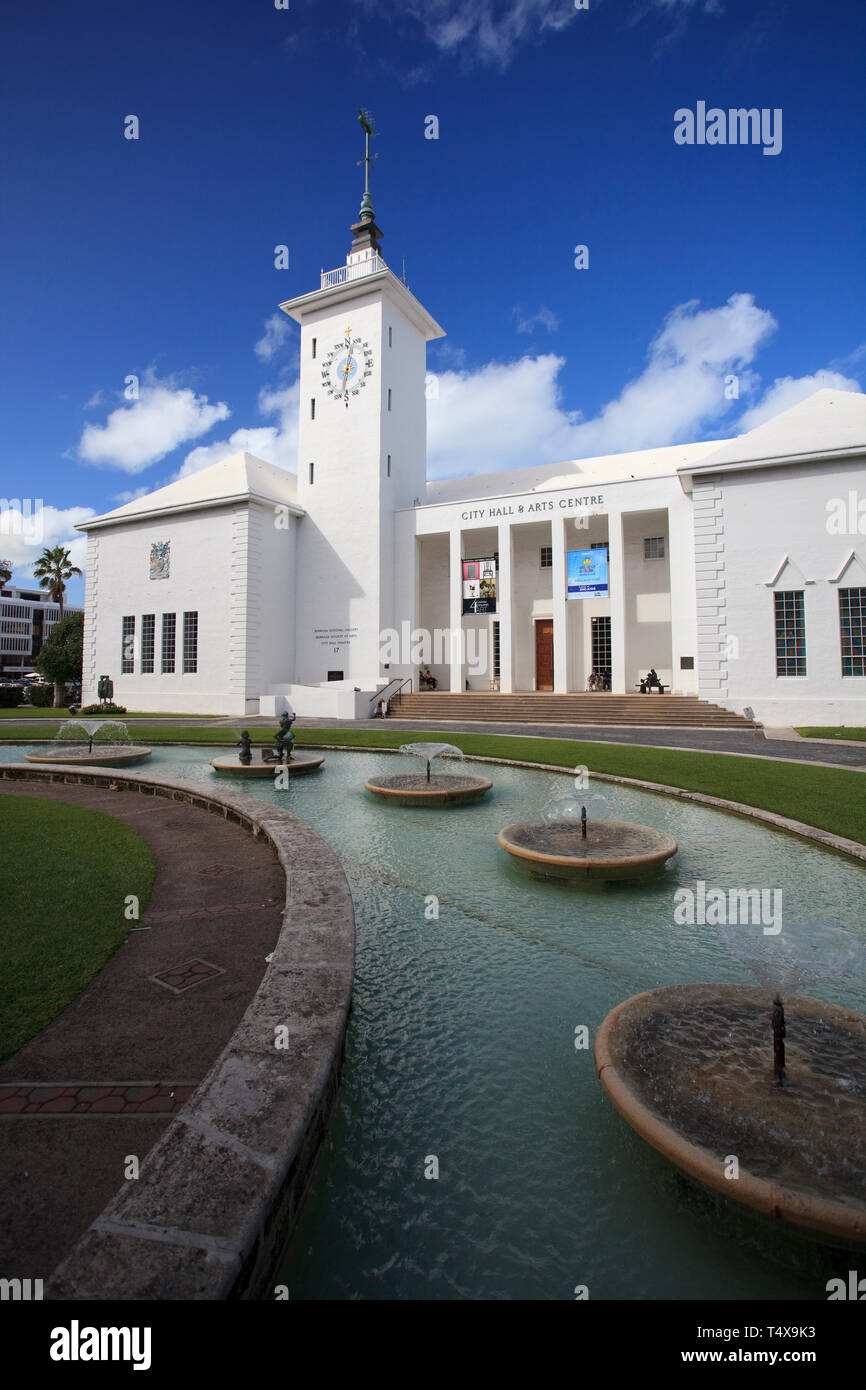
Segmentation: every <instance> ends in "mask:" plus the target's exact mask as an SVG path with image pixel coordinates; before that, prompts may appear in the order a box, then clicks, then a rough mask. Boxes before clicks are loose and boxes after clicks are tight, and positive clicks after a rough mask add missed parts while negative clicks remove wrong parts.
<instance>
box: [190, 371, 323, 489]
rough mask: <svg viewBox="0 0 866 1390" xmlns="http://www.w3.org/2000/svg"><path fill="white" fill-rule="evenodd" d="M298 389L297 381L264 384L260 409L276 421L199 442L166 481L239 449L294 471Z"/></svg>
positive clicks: (260, 398)
mask: <svg viewBox="0 0 866 1390" xmlns="http://www.w3.org/2000/svg"><path fill="white" fill-rule="evenodd" d="M299 391H300V381H299V380H298V381H295V382H294V384H293V385H291V386H286V387H264V388H263V389H262V390H261V391H260V392H259V401H258V404H259V412H260V414H262V415H264V416H265V417H266V418H267V417H268V416H274V417H275V418H276V424H274V425H260V426H258V427H256V426H253V427H252V428H248V429H237V430H235V431H234V432H233V433H232V434H231V435H229V437H228V439H218V440H215V441H214V443H213V444H205V445H200V446H199V447H198V448H197V449H193V450H192V451H191V452H190V453H188V454H187V456H186V458H185V459H184V461H183V464H182V466H181V468H180V470H179V471H178V472H177V473H176V474H175V477H174V478H173V479H170V480H169V481H171V482H173V481H175V479H177V478H185V477H188V476H189V474H190V473H199V472H200V471H201V469H202V468H209V467H210V466H211V464H212V463H220V462H221V461H222V460H223V459H227V458H231V456H232V454H239V453H241V452H242V451H243V452H245V453H248V454H255V456H256V457H257V458H260V459H264V461H265V462H266V463H273V464H276V466H277V467H278V468H285V469H287V470H288V472H290V473H294V472H295V470H296V467H297V462H298V400H299Z"/></svg>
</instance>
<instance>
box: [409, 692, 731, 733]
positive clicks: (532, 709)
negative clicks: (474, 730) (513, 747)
mask: <svg viewBox="0 0 866 1390" xmlns="http://www.w3.org/2000/svg"><path fill="white" fill-rule="evenodd" d="M390 713H391V715H392V716H393V717H394V718H401V719H428V720H440V719H448V720H450V719H453V720H466V721H473V720H475V721H482V722H485V723H486V722H491V723H528V724H587V725H592V724H597V725H626V726H628V725H632V726H638V725H658V726H664V727H684V728H723V729H750V728H754V727H755V726H754V725H753V724H752V723H750V721H749V720H747V719H744V718H743V717H742V716H741V715H738V714H734V713H732V712H731V711H730V710H726V709H723V708H722V707H721V706H720V705H713V704H711V703H710V702H709V701H708V700H701V699H700V698H699V697H698V696H696V695H615V694H613V693H604V694H598V695H596V694H588V693H587V694H573V695H554V694H548V693H546V692H541V691H533V692H525V693H522V694H520V693H518V694H511V695H509V694H496V693H491V694H487V693H486V692H482V691H467V692H465V693H462V694H461V693H459V692H452V691H447V690H443V691H425V692H414V693H412V694H403V695H402V696H401V697H400V698H398V699H394V700H392V701H391V702H390Z"/></svg>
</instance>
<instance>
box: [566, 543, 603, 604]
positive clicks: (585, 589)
mask: <svg viewBox="0 0 866 1390" xmlns="http://www.w3.org/2000/svg"><path fill="white" fill-rule="evenodd" d="M568 597H569V598H606V597H607V550H606V549H605V548H604V546H601V547H600V548H599V549H598V550H569V552H568Z"/></svg>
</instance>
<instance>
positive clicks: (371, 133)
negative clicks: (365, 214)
mask: <svg viewBox="0 0 866 1390" xmlns="http://www.w3.org/2000/svg"><path fill="white" fill-rule="evenodd" d="M358 125H359V126H360V127H361V129H362V130H363V132H364V158H363V159H359V160H358V164H359V165H360V164H363V165H364V166H365V169H364V197H365V198H369V196H370V161H371V160H372V159H378V158H379V156H378V155H377V154H374V155H371V154H370V140H371V138H373V137H375V136H376V135H378V133H379V132H378V131H377V130H376V129H375V127H374V125H373V117H372V116H371V115H370V112H369V111H367V110H366V108H365V107H363V106H362V107H361V108H360V109H359V111H358Z"/></svg>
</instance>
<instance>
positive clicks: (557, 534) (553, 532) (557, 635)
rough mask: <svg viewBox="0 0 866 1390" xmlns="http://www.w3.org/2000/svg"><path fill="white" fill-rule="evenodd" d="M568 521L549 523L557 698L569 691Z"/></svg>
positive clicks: (554, 673) (564, 518)
mask: <svg viewBox="0 0 866 1390" xmlns="http://www.w3.org/2000/svg"><path fill="white" fill-rule="evenodd" d="M566 525H567V519H566V517H564V516H555V517H554V518H553V520H552V521H551V523H550V542H551V547H552V549H553V573H552V575H551V579H552V582H553V689H554V691H555V692H556V694H557V695H565V694H566V693H567V691H568V575H567V560H566V551H567V548H568V541H567V532H566Z"/></svg>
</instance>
